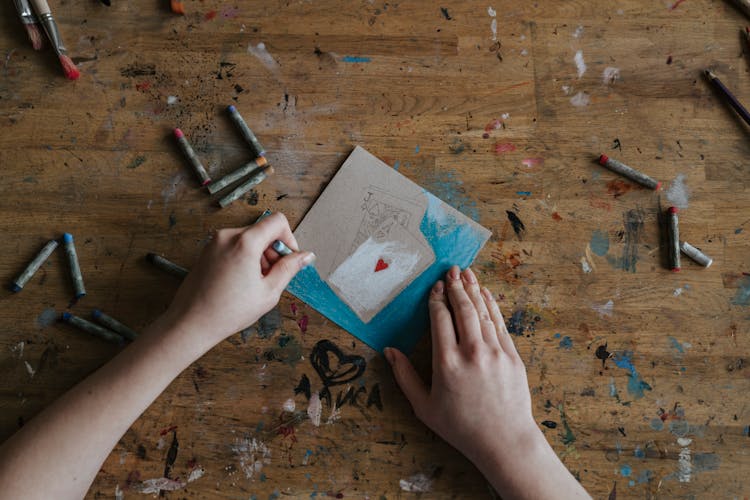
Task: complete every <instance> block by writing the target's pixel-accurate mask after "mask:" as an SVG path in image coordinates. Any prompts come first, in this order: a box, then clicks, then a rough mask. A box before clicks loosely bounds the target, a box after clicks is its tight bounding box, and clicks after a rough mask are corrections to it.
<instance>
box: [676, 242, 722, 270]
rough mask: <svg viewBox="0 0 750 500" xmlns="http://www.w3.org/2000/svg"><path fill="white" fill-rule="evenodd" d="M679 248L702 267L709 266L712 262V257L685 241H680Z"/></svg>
mask: <svg viewBox="0 0 750 500" xmlns="http://www.w3.org/2000/svg"><path fill="white" fill-rule="evenodd" d="M680 250H682V253H684V254H685V255H687V256H688V257H690V258H691V259H693V260H694V261H695V262H697V263H698V264H700V265H701V266H703V267H709V266H710V265H711V264H713V262H714V259H712V258H711V257H709V256H708V255H706V254H705V253H703V252H701V251H700V250H698V249H697V248H695V247H694V246H693V245H691V244H690V243H688V242H687V241H682V242H680Z"/></svg>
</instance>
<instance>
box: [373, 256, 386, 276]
mask: <svg viewBox="0 0 750 500" xmlns="http://www.w3.org/2000/svg"><path fill="white" fill-rule="evenodd" d="M383 269H388V264H387V263H386V262H385V261H384V260H383V259H378V263H377V264H375V272H376V273H377V272H378V271H382V270H383Z"/></svg>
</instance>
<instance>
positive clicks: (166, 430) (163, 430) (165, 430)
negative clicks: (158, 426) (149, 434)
mask: <svg viewBox="0 0 750 500" xmlns="http://www.w3.org/2000/svg"><path fill="white" fill-rule="evenodd" d="M176 430H177V426H176V425H173V426H172V427H167V428H166V429H162V430H161V432H160V433H159V435H160V436H166V435H167V434H169V433H170V432H172V431H176Z"/></svg>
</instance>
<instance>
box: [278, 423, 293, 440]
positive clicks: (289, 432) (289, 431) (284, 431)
mask: <svg viewBox="0 0 750 500" xmlns="http://www.w3.org/2000/svg"><path fill="white" fill-rule="evenodd" d="M276 433H277V434H279V435H281V436H284V437H290V436H291V438H292V439H291V440H292V442H293V443H296V442H297V436H296V434H295V430H294V426H293V425H282V426H280V427H279V430H278V431H277V432H276Z"/></svg>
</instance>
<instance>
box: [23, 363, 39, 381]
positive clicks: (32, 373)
mask: <svg viewBox="0 0 750 500" xmlns="http://www.w3.org/2000/svg"><path fill="white" fill-rule="evenodd" d="M24 364H25V365H26V371H27V372H29V377H31V378H34V374H35V373H36V370H34V369H33V368H32V367H31V365H30V364H29V362H28V361H24Z"/></svg>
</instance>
